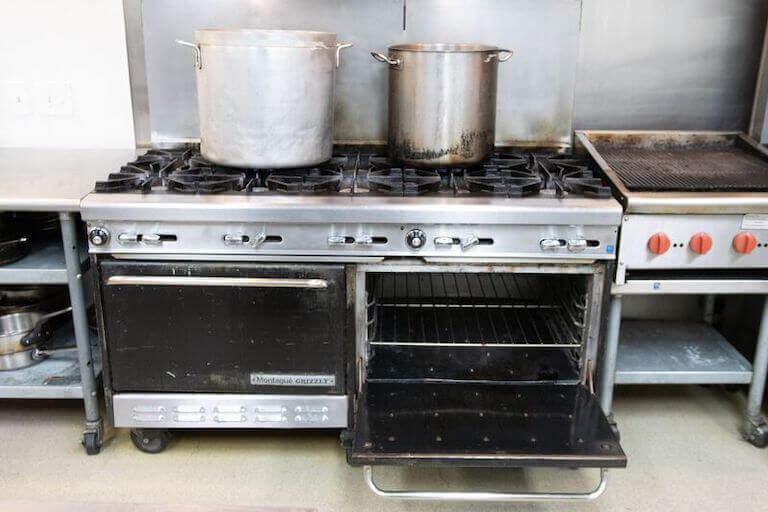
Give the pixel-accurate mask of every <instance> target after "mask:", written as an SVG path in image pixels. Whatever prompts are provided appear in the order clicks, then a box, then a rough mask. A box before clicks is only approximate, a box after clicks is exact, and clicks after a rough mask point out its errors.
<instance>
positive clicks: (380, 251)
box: [88, 221, 618, 260]
mask: <svg viewBox="0 0 768 512" xmlns="http://www.w3.org/2000/svg"><path fill="white" fill-rule="evenodd" d="M88 230H89V233H92V234H93V236H94V237H96V238H91V239H90V244H89V250H90V252H91V253H93V254H120V255H129V254H135V255H137V256H139V255H140V256H141V257H146V258H149V257H152V255H155V254H157V255H170V256H173V257H174V258H179V259H199V258H200V257H202V256H204V255H216V257H217V258H220V257H222V256H238V257H242V256H249V255H252V256H255V257H258V258H260V259H264V258H266V257H272V256H274V257H279V256H283V255H285V256H303V255H309V256H323V257H334V256H343V257H408V256H418V257H429V258H465V257H467V258H515V259H523V258H532V259H537V260H541V259H547V258H556V259H564V258H565V259H579V260H598V259H599V260H610V259H615V258H616V253H615V248H616V241H617V237H618V227H616V226H610V225H606V226H602V225H598V226H583V225H536V224H515V225H504V224H484V225H479V224H474V225H469V224H467V225H456V224H422V225H414V224H400V223H393V224H379V223H376V224H352V223H350V224H344V223H339V224H322V223H320V224H299V223H295V224H292V223H256V222H253V223H247V222H246V223H234V222H226V221H222V222H208V223H196V222H188V223H185V222H173V223H171V222H167V223H159V222H140V221H135V222H128V221H111V222H90V223H89V224H88ZM100 230H103V231H104V232H111V233H114V235H112V236H109V237H104V235H103V234H102V235H101V236H100V237H98V236H97V233H101V231H100ZM99 242H102V243H99ZM166 257H167V256H166Z"/></svg>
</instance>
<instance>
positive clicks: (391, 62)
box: [371, 52, 400, 66]
mask: <svg viewBox="0 0 768 512" xmlns="http://www.w3.org/2000/svg"><path fill="white" fill-rule="evenodd" d="M371 57H373V58H374V59H376V60H377V61H379V62H382V63H384V64H389V65H390V66H399V65H400V59H393V58H392V57H388V56H386V55H384V54H381V53H378V52H371Z"/></svg>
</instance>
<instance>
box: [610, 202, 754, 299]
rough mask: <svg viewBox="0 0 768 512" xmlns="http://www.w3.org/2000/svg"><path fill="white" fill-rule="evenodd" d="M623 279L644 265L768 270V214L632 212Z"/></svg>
mask: <svg viewBox="0 0 768 512" xmlns="http://www.w3.org/2000/svg"><path fill="white" fill-rule="evenodd" d="M621 230H622V232H621V246H620V247H619V257H618V274H617V282H618V283H619V284H622V283H624V282H625V278H626V272H627V271H628V270H629V271H631V270H633V269H636V270H642V269H696V268H702V269H734V268H768V215H758V214H747V215H658V214H653V215H626V216H625V217H624V220H623V223H622V227H621Z"/></svg>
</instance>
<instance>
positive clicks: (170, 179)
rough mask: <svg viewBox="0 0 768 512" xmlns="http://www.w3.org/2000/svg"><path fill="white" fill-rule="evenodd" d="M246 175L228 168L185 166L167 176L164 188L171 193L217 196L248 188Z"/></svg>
mask: <svg viewBox="0 0 768 512" xmlns="http://www.w3.org/2000/svg"><path fill="white" fill-rule="evenodd" d="M249 186H250V183H249V180H248V179H247V174H246V173H245V172H244V171H242V170H239V169H232V168H228V167H191V166H185V167H182V168H181V169H178V170H176V171H174V172H172V173H171V174H169V175H168V176H167V180H166V187H167V188H168V190H169V191H171V192H181V193H185V194H217V193H220V192H235V191H239V190H244V189H247V188H249Z"/></svg>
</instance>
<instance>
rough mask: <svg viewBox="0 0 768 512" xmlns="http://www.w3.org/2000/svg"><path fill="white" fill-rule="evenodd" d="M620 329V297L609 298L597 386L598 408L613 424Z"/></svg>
mask: <svg viewBox="0 0 768 512" xmlns="http://www.w3.org/2000/svg"><path fill="white" fill-rule="evenodd" d="M620 327H621V295H614V296H612V297H611V308H610V310H609V312H608V326H607V329H606V332H605V346H604V347H603V359H602V366H601V367H600V383H599V386H598V391H599V393H600V394H599V397H598V398H599V399H600V406H601V407H602V408H603V412H604V413H605V415H606V416H608V419H609V420H610V421H611V422H613V417H612V407H613V387H614V385H615V384H616V356H617V354H618V352H619V329H620Z"/></svg>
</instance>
